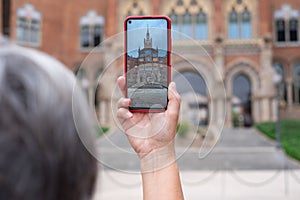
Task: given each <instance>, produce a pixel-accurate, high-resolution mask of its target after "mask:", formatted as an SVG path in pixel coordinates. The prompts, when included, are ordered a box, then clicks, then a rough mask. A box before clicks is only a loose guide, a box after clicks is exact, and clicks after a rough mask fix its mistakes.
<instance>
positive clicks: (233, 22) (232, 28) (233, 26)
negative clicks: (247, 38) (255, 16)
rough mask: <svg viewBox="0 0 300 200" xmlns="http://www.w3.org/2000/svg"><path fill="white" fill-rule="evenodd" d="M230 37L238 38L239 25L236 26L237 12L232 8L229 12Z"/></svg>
mask: <svg viewBox="0 0 300 200" xmlns="http://www.w3.org/2000/svg"><path fill="white" fill-rule="evenodd" d="M228 35H229V38H230V39H237V38H239V26H238V14H237V12H236V11H235V9H234V8H233V9H232V11H231V13H230V14H229V32H228Z"/></svg>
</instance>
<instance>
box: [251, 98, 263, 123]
mask: <svg viewBox="0 0 300 200" xmlns="http://www.w3.org/2000/svg"><path fill="white" fill-rule="evenodd" d="M251 101H252V117H253V121H254V123H257V122H260V121H261V119H260V116H261V109H260V106H259V97H256V96H254V97H252V100H251Z"/></svg>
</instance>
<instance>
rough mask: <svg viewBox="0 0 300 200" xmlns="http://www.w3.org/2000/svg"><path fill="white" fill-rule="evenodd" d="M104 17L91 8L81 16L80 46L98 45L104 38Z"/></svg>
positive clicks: (84, 47)
mask: <svg viewBox="0 0 300 200" xmlns="http://www.w3.org/2000/svg"><path fill="white" fill-rule="evenodd" d="M104 24H105V20H104V17H102V16H101V15H98V14H97V12H96V11H95V10H90V11H88V13H87V14H86V15H85V16H83V17H81V18H80V47H81V49H89V48H94V47H97V46H98V45H99V44H100V43H101V42H102V41H103V39H104Z"/></svg>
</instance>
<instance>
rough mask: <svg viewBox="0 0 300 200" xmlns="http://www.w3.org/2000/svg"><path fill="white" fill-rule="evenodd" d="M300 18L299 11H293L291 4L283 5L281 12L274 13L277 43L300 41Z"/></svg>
mask: <svg viewBox="0 0 300 200" xmlns="http://www.w3.org/2000/svg"><path fill="white" fill-rule="evenodd" d="M299 16H300V13H299V11H298V10H294V9H292V7H291V6H290V5H289V4H283V5H282V7H281V8H280V9H279V10H276V11H275V12H274V27H275V40H276V42H277V43H281V42H298V41H299Z"/></svg>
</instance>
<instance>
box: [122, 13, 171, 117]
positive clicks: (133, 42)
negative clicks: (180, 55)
mask: <svg viewBox="0 0 300 200" xmlns="http://www.w3.org/2000/svg"><path fill="white" fill-rule="evenodd" d="M124 33H125V36H124V42H125V44H124V48H125V56H124V72H125V79H126V95H127V98H130V99H131V105H130V107H129V110H131V111H132V112H163V111H165V110H166V109H167V105H168V85H169V83H170V79H171V70H170V68H171V20H170V18H169V17H167V16H129V17H127V18H126V19H125V21H124Z"/></svg>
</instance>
